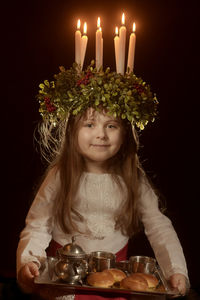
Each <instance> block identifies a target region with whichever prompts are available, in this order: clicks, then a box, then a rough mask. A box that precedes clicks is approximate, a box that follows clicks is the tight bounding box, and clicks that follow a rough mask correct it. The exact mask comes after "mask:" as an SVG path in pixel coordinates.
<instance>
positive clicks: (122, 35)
mask: <svg viewBox="0 0 200 300" xmlns="http://www.w3.org/2000/svg"><path fill="white" fill-rule="evenodd" d="M124 24H125V15H124V13H123V14H122V26H121V27H120V29H119V56H118V57H119V59H118V60H119V61H118V64H119V73H121V74H122V75H124V65H125V49H126V27H125V25H124Z"/></svg>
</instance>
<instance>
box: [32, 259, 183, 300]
mask: <svg viewBox="0 0 200 300" xmlns="http://www.w3.org/2000/svg"><path fill="white" fill-rule="evenodd" d="M34 282H35V283H36V284H39V285H46V286H49V287H55V288H59V289H61V290H63V292H64V291H66V292H68V293H72V294H73V293H74V294H76V293H78V294H95V293H96V294H97V293H98V294H99V293H101V294H111V293H112V296H113V295H114V294H118V296H119V295H120V296H122V297H123V295H124V296H128V295H138V296H142V295H143V296H150V297H151V299H153V298H152V297H154V296H155V298H156V297H158V296H160V297H161V298H160V299H166V298H172V297H173V298H175V297H180V294H179V292H178V290H177V289H173V290H172V289H170V287H169V286H167V287H166V282H164V284H165V285H163V282H162V280H161V282H162V284H161V286H160V288H159V287H158V288H157V289H156V290H152V291H132V290H126V289H121V288H115V287H113V288H100V287H92V286H89V285H87V284H82V285H81V284H80V285H78V284H77V285H75V284H74V285H71V284H67V283H65V282H62V281H60V280H56V279H55V280H51V279H50V277H49V272H48V264H47V263H46V264H45V266H44V268H43V269H42V270H41V271H40V275H39V276H38V277H36V278H35V280H34ZM107 296H108V295H107ZM156 299H157V298H156Z"/></svg>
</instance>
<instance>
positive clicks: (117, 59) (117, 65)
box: [114, 27, 119, 73]
mask: <svg viewBox="0 0 200 300" xmlns="http://www.w3.org/2000/svg"><path fill="white" fill-rule="evenodd" d="M118 32H119V30H118V27H116V28H115V37H114V46H115V64H116V72H117V73H119V35H118Z"/></svg>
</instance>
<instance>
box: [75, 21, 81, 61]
mask: <svg viewBox="0 0 200 300" xmlns="http://www.w3.org/2000/svg"><path fill="white" fill-rule="evenodd" d="M80 27H81V21H80V20H78V22H77V30H76V32H75V62H76V63H77V64H78V65H80V64H81V32H80Z"/></svg>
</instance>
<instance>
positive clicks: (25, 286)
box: [18, 262, 39, 293]
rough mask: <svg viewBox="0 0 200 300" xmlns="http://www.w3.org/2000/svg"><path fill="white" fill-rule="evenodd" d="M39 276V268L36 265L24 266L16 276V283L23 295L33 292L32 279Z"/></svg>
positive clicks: (28, 264)
mask: <svg viewBox="0 0 200 300" xmlns="http://www.w3.org/2000/svg"><path fill="white" fill-rule="evenodd" d="M38 275H39V268H38V266H37V264H36V263H34V262H29V263H27V264H25V265H24V266H23V267H22V268H21V269H20V270H19V274H18V282H19V285H20V286H21V288H22V290H23V291H24V292H25V293H32V292H33V291H34V287H35V284H34V278H35V277H36V276H38Z"/></svg>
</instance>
